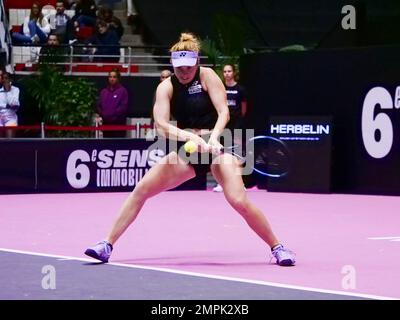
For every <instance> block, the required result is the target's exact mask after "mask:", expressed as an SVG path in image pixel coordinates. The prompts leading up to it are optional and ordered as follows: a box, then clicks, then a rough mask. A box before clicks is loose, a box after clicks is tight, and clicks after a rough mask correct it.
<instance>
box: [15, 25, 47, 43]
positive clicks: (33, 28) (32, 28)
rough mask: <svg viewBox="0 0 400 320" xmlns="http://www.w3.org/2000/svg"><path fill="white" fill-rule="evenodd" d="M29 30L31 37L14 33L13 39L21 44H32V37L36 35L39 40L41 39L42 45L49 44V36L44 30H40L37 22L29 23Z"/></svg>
mask: <svg viewBox="0 0 400 320" xmlns="http://www.w3.org/2000/svg"><path fill="white" fill-rule="evenodd" d="M28 28H29V34H30V36H26V35H24V34H22V33H17V32H14V33H13V34H12V38H13V39H14V40H15V41H16V42H19V43H32V37H33V36H34V35H37V36H38V37H39V39H40V43H46V42H47V34H46V33H44V32H43V31H42V29H40V28H39V27H38V26H37V24H36V21H33V20H31V21H29V23H28Z"/></svg>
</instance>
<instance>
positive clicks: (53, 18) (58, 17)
mask: <svg viewBox="0 0 400 320" xmlns="http://www.w3.org/2000/svg"><path fill="white" fill-rule="evenodd" d="M48 20H49V21H50V25H51V32H52V34H56V35H58V36H59V39H60V41H61V43H66V42H67V38H68V37H67V32H68V25H69V21H70V17H69V16H68V15H66V14H65V4H64V1H62V0H57V2H56V13H55V14H50V15H49V17H48Z"/></svg>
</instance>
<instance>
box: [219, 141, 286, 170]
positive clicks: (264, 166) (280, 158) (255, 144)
mask: <svg viewBox="0 0 400 320" xmlns="http://www.w3.org/2000/svg"><path fill="white" fill-rule="evenodd" d="M239 149H240V146H238V145H235V146H231V147H224V148H222V150H221V151H222V152H225V153H226V152H230V153H231V154H233V155H234V156H236V157H238V158H239V159H240V160H242V161H244V162H248V161H251V162H250V163H253V165H252V166H253V170H254V171H256V172H257V173H259V174H261V175H263V176H267V177H272V178H280V177H283V176H285V175H287V174H288V172H289V171H290V167H291V153H290V151H289V148H288V147H287V145H286V143H284V142H283V141H281V140H279V139H277V138H274V137H270V136H256V137H253V138H250V139H249V141H248V142H247V144H246V148H245V149H244V151H245V153H246V154H245V156H243V155H241V154H239V153H238V151H240V150H239Z"/></svg>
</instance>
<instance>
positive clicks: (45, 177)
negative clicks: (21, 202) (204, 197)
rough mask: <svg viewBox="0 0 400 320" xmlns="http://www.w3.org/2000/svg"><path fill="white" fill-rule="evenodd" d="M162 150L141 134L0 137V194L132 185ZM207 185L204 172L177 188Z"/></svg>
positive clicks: (125, 188)
mask: <svg viewBox="0 0 400 320" xmlns="http://www.w3.org/2000/svg"><path fill="white" fill-rule="evenodd" d="M166 150H167V147H166V146H164V145H162V144H154V142H153V141H146V140H142V139H134V140H132V139H100V140H96V139H77V140H75V139H69V140H61V139H32V140H19V139H17V140H11V139H10V140H5V139H4V140H1V139H0V159H1V160H0V161H1V166H0V194H14V193H15V194H17V193H63V192H109V191H116V192H123V191H131V190H133V189H134V188H135V186H136V185H137V183H138V182H139V181H140V180H141V179H142V178H143V176H144V174H145V173H146V172H147V171H148V170H149V169H150V168H151V167H152V166H153V165H154V164H155V163H156V162H157V161H158V160H159V159H160V158H161V157H163V156H164V155H165V154H166ZM205 188H206V176H205V174H204V175H200V176H197V177H195V178H193V179H191V180H189V181H187V182H185V183H184V184H182V185H181V186H179V187H178V188H176V189H179V190H202V189H205Z"/></svg>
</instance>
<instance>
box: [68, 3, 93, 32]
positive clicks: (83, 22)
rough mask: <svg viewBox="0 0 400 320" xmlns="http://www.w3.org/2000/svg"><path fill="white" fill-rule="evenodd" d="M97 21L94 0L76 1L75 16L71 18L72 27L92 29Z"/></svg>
mask: <svg viewBox="0 0 400 320" xmlns="http://www.w3.org/2000/svg"><path fill="white" fill-rule="evenodd" d="M96 19H97V6H96V3H95V2H94V0H77V1H76V6H75V15H74V16H73V17H72V23H73V24H74V27H76V28H79V27H94V26H95V25H96Z"/></svg>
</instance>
